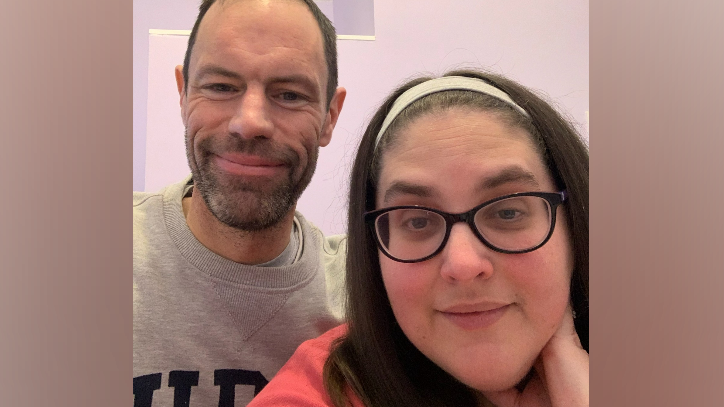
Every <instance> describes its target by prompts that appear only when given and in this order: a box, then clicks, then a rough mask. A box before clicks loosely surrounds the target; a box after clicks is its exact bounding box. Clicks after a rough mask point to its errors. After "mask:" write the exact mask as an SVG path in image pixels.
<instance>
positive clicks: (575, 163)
mask: <svg viewBox="0 0 724 407" xmlns="http://www.w3.org/2000/svg"><path fill="white" fill-rule="evenodd" d="M444 76H467V77H473V78H478V79H481V80H483V81H485V82H488V83H489V84H491V85H493V86H495V87H497V88H499V89H500V90H502V91H504V92H505V93H507V94H508V95H509V96H510V97H511V99H513V100H514V101H515V102H516V103H517V104H518V105H519V106H521V107H522V108H523V109H525V110H526V111H527V112H528V114H529V116H530V117H525V116H524V115H522V114H520V113H519V112H517V111H516V110H515V109H513V108H512V107H511V106H510V105H508V104H507V103H505V102H501V101H500V100H498V99H496V98H493V97H490V96H487V95H483V94H480V93H477V92H470V91H459V90H455V91H444V92H439V93H434V94H432V95H429V96H426V97H424V98H422V99H420V100H418V101H416V102H414V103H413V104H411V105H410V106H409V107H408V108H407V109H405V110H404V111H403V113H402V114H400V116H398V117H397V119H395V121H394V122H393V124H392V125H391V126H390V127H389V128H388V130H387V131H386V132H385V135H384V137H383V139H382V140H381V141H380V143H379V145H378V146H377V148H375V146H374V144H375V138H376V136H377V133H378V131H379V129H380V128H381V126H382V122H383V121H384V119H385V116H386V115H387V113H388V112H389V110H390V108H391V106H392V104H393V103H394V101H395V100H396V99H397V98H398V97H399V96H400V95H401V94H402V93H403V92H405V91H406V90H408V89H410V88H411V87H413V86H415V85H417V84H419V83H422V82H425V81H427V80H430V79H432V78H430V77H422V78H417V79H413V80H410V81H408V82H407V83H405V84H404V85H402V86H400V87H399V88H397V89H396V90H395V91H394V92H393V93H392V94H391V95H390V96H389V97H388V98H387V99H386V100H385V101H384V102H383V103H382V106H380V108H379V109H378V110H377V112H376V113H375V115H374V116H373V117H372V119H371V121H370V123H369V125H368V127H367V130H366V131H365V133H364V135H363V137H362V140H361V141H360V145H359V148H358V151H357V156H356V159H355V161H354V165H353V167H352V172H351V175H350V196H349V216H348V229H347V231H348V234H349V242H348V252H347V277H346V279H347V281H346V283H347V307H348V308H347V318H348V323H349V331H348V333H347V335H346V336H345V337H343V338H340V339H339V340H338V341H336V342H335V343H334V344H333V349H332V352H331V354H330V356H329V358H328V360H327V362H326V364H325V367H324V380H325V386H326V388H327V391H328V393H329V394H330V396H331V398H332V400H333V402H334V403H335V405H336V406H338V407H343V406H345V405H347V394H348V393H347V392H348V391H349V390H351V391H353V392H354V393H356V394H357V395H358V396H359V397H360V399H361V400H362V402H363V403H364V404H365V405H367V406H369V407H372V406H374V407H383V406H390V407H404V406H411V407H412V406H421V405H425V406H475V405H477V400H476V396H475V393H474V391H473V390H472V389H470V388H469V387H467V386H465V385H464V384H462V383H460V382H459V381H457V380H456V379H455V378H453V377H452V376H451V375H449V374H448V373H446V372H445V371H443V370H442V369H441V368H439V367H438V366H437V365H435V364H434V363H433V362H431V361H430V360H429V359H428V358H427V357H425V356H424V355H423V354H422V353H421V352H420V351H419V350H417V348H415V346H414V345H412V343H410V341H409V340H408V339H407V337H406V336H405V334H404V333H403V332H402V330H401V329H400V327H399V325H398V324H397V322H396V320H395V317H394V315H393V313H392V307H391V306H390V302H389V299H388V298H387V294H386V291H385V287H384V283H383V281H382V275H381V272H380V264H379V257H378V256H379V255H378V251H377V246H376V244H375V241H374V238H373V236H372V232H371V230H370V229H369V228H368V227H367V226H366V225H365V223H364V219H363V214H364V212H366V211H370V210H373V209H376V208H375V195H376V192H377V185H376V184H377V181H378V177H379V172H380V167H381V157H382V153H383V152H384V151H385V150H386V149H388V148H389V146H391V145H393V144H394V143H395V135H396V133H397V132H398V131H399V129H401V128H402V127H403V126H405V125H406V124H408V123H410V122H411V121H412V120H413V119H414V118H416V117H419V116H421V115H423V114H426V113H430V112H433V111H436V110H445V109H449V108H451V107H465V108H472V109H480V110H482V111H486V112H489V113H492V114H495V115H496V117H498V118H500V119H501V120H503V121H504V122H506V123H507V124H509V125H512V126H517V127H520V128H522V129H524V130H526V131H527V132H528V133H529V134H530V135H531V137H533V141H534V142H535V144H536V146H537V148H538V152H539V154H540V155H541V157H542V158H543V161H544V162H545V164H546V166H547V169H548V171H549V172H550V174H551V176H552V178H553V180H554V182H555V184H556V187H557V188H558V189H559V190H566V191H567V193H568V201H567V202H566V204H565V205H564V206H563V208H564V212H565V216H566V217H567V221H568V225H569V238H570V239H571V242H572V248H573V255H574V268H573V273H572V277H571V286H570V292H571V304H572V307H573V310H574V313H575V315H576V318H575V327H576V331H577V333H578V336H579V338H580V339H581V342H582V344H583V347H584V349H586V351H588V148H587V146H586V145H585V143H584V142H583V141H582V139H581V137H580V135H579V134H578V133H577V132H576V130H575V128H574V127H573V126H572V125H571V124H570V123H569V122H568V120H566V119H565V118H564V117H562V116H561V115H560V114H559V113H558V112H557V111H556V110H555V109H554V108H553V107H552V106H551V105H550V104H549V103H547V102H546V101H544V100H543V98H542V97H541V96H538V95H537V94H536V93H534V92H532V91H530V90H528V89H526V88H525V87H523V86H521V85H520V84H518V83H516V82H514V81H512V80H509V79H507V78H504V77H502V76H500V75H495V74H491V73H484V72H478V71H472V70H458V71H452V72H448V73H447V74H445V75H444ZM481 368H485V367H484V366H482V367H481Z"/></svg>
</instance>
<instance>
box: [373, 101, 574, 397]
mask: <svg viewBox="0 0 724 407" xmlns="http://www.w3.org/2000/svg"><path fill="white" fill-rule="evenodd" d="M398 137H399V142H398V143H397V144H395V145H394V146H393V148H392V149H390V150H389V151H386V152H385V153H384V155H383V161H382V170H381V173H380V180H379V184H378V190H377V197H376V201H377V202H376V203H377V208H386V207H390V206H398V205H422V206H426V207H430V208H436V209H440V210H443V211H446V212H450V213H461V212H465V211H468V210H470V209H471V208H473V207H475V206H477V205H479V204H481V203H483V202H485V201H487V200H490V199H492V198H495V197H498V196H502V195H507V194H512V193H516V192H531V191H541V192H558V191H557V190H556V188H555V186H554V184H553V181H552V179H551V176H550V174H549V173H548V171H547V169H546V167H545V165H544V164H543V162H542V160H541V158H540V157H539V155H538V154H537V153H536V151H535V149H534V147H533V144H532V142H531V139H530V136H529V135H528V134H527V133H526V132H525V131H523V130H520V129H517V128H511V127H509V126H507V125H505V124H504V123H503V122H501V121H500V120H499V119H497V118H496V116H495V115H492V114H490V113H485V112H481V111H478V110H471V109H467V108H453V109H450V110H447V111H445V112H442V113H434V114H427V115H424V116H422V117H420V118H418V119H415V120H414V121H413V122H412V123H411V124H409V125H408V126H406V127H404V128H403V129H402V130H401V131H400V133H399V134H398ZM557 215H558V216H557V220H556V226H555V231H554V233H553V236H552V237H551V238H550V240H549V241H548V242H547V243H546V244H545V245H544V246H543V247H541V248H539V249H538V250H535V251H533V252H530V253H524V254H503V253H498V252H495V251H493V250H491V249H489V248H487V247H486V246H484V245H483V243H482V242H480V240H478V238H477V237H476V236H475V235H474V234H473V231H472V230H471V229H470V227H469V226H468V225H467V224H466V223H456V224H455V225H454V226H453V227H452V231H451V233H450V238H449V240H448V242H447V244H446V246H445V248H444V249H443V251H442V252H441V253H440V254H438V255H437V256H435V257H433V258H431V259H429V260H425V261H423V262H419V263H399V262H396V261H394V260H391V259H390V258H388V257H386V256H385V255H384V254H382V253H381V252H380V254H379V256H380V257H379V258H380V266H381V269H382V278H383V280H384V283H385V288H386V290H387V295H388V297H389V299H390V303H391V305H392V310H393V312H394V314H395V317H396V319H397V322H398V323H399V325H400V327H401V328H402V330H403V332H404V333H405V335H407V337H408V338H409V339H410V341H411V342H412V343H413V344H414V345H415V346H416V347H417V348H418V349H419V350H420V351H421V352H422V353H424V354H425V355H426V356H427V357H428V358H429V359H430V360H432V361H433V362H434V363H436V364H437V365H438V366H440V367H441V368H442V369H444V370H445V371H447V372H448V373H449V374H451V375H452V376H454V377H455V378H457V379H458V380H460V381H461V382H463V383H465V384H466V385H468V386H470V387H472V388H474V389H477V390H479V391H495V390H503V389H508V388H511V387H513V386H514V385H516V384H517V383H518V382H519V381H520V380H521V379H522V378H523V377H524V376H525V375H526V374H527V373H528V371H529V370H530V369H531V367H532V366H533V363H534V362H535V359H536V358H537V357H538V355H539V353H540V351H541V349H542V348H543V347H544V346H545V344H546V342H548V340H549V339H550V338H551V336H552V335H553V333H554V332H555V331H556V328H557V327H558V325H559V324H560V322H561V321H562V318H563V315H564V311H565V309H566V306H567V304H568V298H569V282H570V278H571V271H572V268H573V256H572V250H571V244H570V241H569V234H568V227H567V225H566V220H565V216H564V215H563V211H562V209H560V207H559V209H558V214H557Z"/></svg>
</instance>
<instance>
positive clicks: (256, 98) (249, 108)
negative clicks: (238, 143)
mask: <svg viewBox="0 0 724 407" xmlns="http://www.w3.org/2000/svg"><path fill="white" fill-rule="evenodd" d="M271 109H272V106H271V105H270V103H269V100H268V98H267V97H266V94H265V92H264V90H263V89H256V88H253V87H249V88H247V90H246V91H245V92H244V94H243V95H242V96H241V97H240V98H239V101H238V105H237V106H236V107H235V111H234V115H233V116H232V117H231V120H229V133H231V134H236V135H238V136H239V137H242V138H245V139H253V138H257V137H262V138H271V137H272V133H273V130H274V124H273V121H272V118H271Z"/></svg>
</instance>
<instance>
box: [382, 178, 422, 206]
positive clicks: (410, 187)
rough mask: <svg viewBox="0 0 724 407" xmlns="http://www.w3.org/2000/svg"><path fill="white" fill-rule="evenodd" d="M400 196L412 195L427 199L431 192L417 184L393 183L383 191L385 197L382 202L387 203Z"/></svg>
mask: <svg viewBox="0 0 724 407" xmlns="http://www.w3.org/2000/svg"><path fill="white" fill-rule="evenodd" d="M400 195H414V196H419V197H422V198H427V197H430V196H432V195H433V190H432V188H430V187H426V186H423V185H419V184H411V183H409V182H405V181H395V182H393V183H392V185H390V187H389V188H387V190H386V191H385V196H384V197H383V200H382V202H384V203H388V202H390V201H391V200H392V199H393V198H395V197H398V196H400Z"/></svg>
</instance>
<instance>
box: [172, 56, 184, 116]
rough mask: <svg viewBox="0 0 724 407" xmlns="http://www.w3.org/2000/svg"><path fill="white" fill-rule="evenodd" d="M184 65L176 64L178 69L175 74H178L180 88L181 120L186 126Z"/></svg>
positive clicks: (177, 82) (177, 81)
mask: <svg viewBox="0 0 724 407" xmlns="http://www.w3.org/2000/svg"><path fill="white" fill-rule="evenodd" d="M183 69H184V67H183V65H176V69H174V74H175V75H176V87H177V88H178V96H179V106H181V120H183V122H184V126H186V103H184V102H185V99H186V89H185V88H186V86H185V83H184V72H183Z"/></svg>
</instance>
